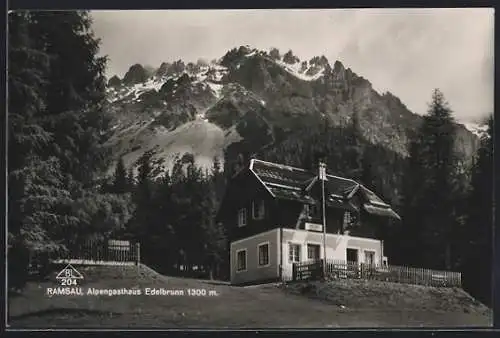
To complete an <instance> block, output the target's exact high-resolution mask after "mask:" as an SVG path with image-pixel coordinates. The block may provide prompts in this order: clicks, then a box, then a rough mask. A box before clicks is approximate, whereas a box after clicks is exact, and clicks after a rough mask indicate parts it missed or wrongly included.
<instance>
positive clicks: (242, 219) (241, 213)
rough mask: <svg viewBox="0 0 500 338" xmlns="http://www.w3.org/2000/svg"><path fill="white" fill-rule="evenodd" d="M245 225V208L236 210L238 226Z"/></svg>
mask: <svg viewBox="0 0 500 338" xmlns="http://www.w3.org/2000/svg"><path fill="white" fill-rule="evenodd" d="M245 225H247V209H246V208H243V209H240V210H239V211H238V226H240V227H242V226H245Z"/></svg>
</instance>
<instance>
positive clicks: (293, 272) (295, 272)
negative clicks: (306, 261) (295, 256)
mask: <svg viewBox="0 0 500 338" xmlns="http://www.w3.org/2000/svg"><path fill="white" fill-rule="evenodd" d="M292 279H293V281H296V280H297V263H293V264H292Z"/></svg>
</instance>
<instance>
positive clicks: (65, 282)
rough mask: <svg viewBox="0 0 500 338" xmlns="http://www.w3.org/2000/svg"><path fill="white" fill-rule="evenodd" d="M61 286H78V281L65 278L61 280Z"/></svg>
mask: <svg viewBox="0 0 500 338" xmlns="http://www.w3.org/2000/svg"><path fill="white" fill-rule="evenodd" d="M61 285H62V286H70V285H76V279H72V278H63V279H61Z"/></svg>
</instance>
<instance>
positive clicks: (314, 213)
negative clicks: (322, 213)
mask: <svg viewBox="0 0 500 338" xmlns="http://www.w3.org/2000/svg"><path fill="white" fill-rule="evenodd" d="M306 211H307V216H308V217H310V218H316V217H318V216H319V210H318V206H316V205H314V204H306Z"/></svg>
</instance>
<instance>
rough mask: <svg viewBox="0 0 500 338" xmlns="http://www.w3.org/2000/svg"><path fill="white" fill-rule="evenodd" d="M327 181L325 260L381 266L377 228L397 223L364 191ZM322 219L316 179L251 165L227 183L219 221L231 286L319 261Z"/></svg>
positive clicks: (357, 186) (283, 168) (335, 178)
mask: <svg viewBox="0 0 500 338" xmlns="http://www.w3.org/2000/svg"><path fill="white" fill-rule="evenodd" d="M326 177H327V180H326V181H325V183H324V184H325V205H326V208H325V218H326V258H327V259H328V260H339V261H350V262H358V263H368V264H380V263H382V261H383V260H384V251H383V240H381V239H378V238H376V235H377V227H378V226H379V225H380V224H381V223H383V222H384V221H386V220H387V219H389V218H394V219H399V216H398V215H397V214H396V213H395V212H394V211H393V210H392V209H391V207H390V206H389V205H388V204H386V203H385V202H383V201H382V200H381V199H380V198H379V197H378V196H377V195H376V194H375V193H374V192H372V191H370V190H369V189H367V188H366V187H364V186H362V185H361V184H359V183H357V182H355V181H353V180H350V179H346V178H342V177H338V176H334V175H330V174H327V175H326ZM322 215H323V212H322V182H321V181H320V180H319V179H318V176H317V174H316V173H313V172H310V171H307V170H304V169H300V168H294V167H290V166H286V165H281V164H277V163H270V162H265V161H261V160H257V159H252V160H250V163H249V165H248V166H247V167H245V168H243V169H242V170H240V171H239V172H238V173H237V174H235V176H233V178H232V179H231V181H230V182H229V184H228V187H227V189H226V194H225V196H224V199H223V201H222V204H221V206H220V210H219V213H218V215H217V218H218V221H219V222H222V223H223V224H224V225H225V227H226V228H227V230H228V235H229V239H230V243H231V245H230V267H231V283H232V284H245V283H256V282H263V281H271V280H279V279H281V278H283V277H288V278H289V277H291V274H292V266H293V263H295V262H303V261H309V260H317V259H321V258H323V218H322Z"/></svg>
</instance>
